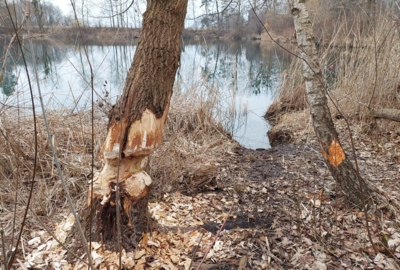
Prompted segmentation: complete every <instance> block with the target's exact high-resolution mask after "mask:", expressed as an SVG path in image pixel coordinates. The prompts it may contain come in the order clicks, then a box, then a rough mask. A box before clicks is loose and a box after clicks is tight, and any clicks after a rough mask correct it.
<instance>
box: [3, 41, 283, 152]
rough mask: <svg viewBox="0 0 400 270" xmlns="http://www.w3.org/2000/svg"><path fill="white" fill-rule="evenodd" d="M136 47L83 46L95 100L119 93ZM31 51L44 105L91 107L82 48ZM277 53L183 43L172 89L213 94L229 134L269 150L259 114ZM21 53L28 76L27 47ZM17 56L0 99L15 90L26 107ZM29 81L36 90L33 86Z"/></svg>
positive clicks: (277, 67)
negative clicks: (24, 58) (85, 47)
mask: <svg viewBox="0 0 400 270" xmlns="http://www.w3.org/2000/svg"><path fill="white" fill-rule="evenodd" d="M135 49H136V45H135V44H132V45H131V46H94V45H93V46H88V48H87V54H88V56H89V59H90V62H91V66H92V68H93V72H94V74H93V75H94V76H93V79H94V90H95V93H96V99H97V100H102V99H103V98H105V96H106V95H107V99H108V100H109V101H111V102H114V101H115V100H116V98H117V96H118V95H120V93H121V91H122V89H123V87H124V83H125V77H126V74H127V71H128V70H129V68H130V65H131V61H132V59H133V55H134V52H135ZM33 52H34V59H35V60H34V61H36V65H37V68H38V71H39V82H40V85H41V91H42V93H43V99H44V102H45V104H46V106H47V107H46V108H48V109H60V108H68V109H70V110H71V112H72V111H74V110H79V109H85V108H88V107H89V106H90V102H91V99H90V97H91V95H90V93H91V91H90V80H91V74H90V66H89V64H88V61H87V59H86V52H85V50H84V48H82V47H80V46H78V45H77V46H66V45H62V46H57V45H54V44H48V43H35V44H34V50H33ZM279 52H280V50H278V49H276V48H274V47H271V48H267V49H265V48H262V47H261V46H260V44H258V43H233V42H217V41H214V42H211V43H210V42H203V43H194V42H187V41H184V42H183V49H182V56H181V63H180V68H179V70H178V73H177V80H176V86H175V92H179V91H182V92H184V91H186V90H187V89H191V88H193V89H194V88H195V87H196V91H202V92H204V95H205V96H207V95H210V94H211V93H212V94H214V95H215V94H218V95H217V96H218V97H219V99H218V109H217V112H216V114H217V116H218V117H219V119H220V120H221V121H222V123H223V124H224V126H225V128H226V129H227V130H228V131H229V132H231V133H232V134H233V135H234V138H236V139H237V140H238V141H239V142H240V143H241V144H243V145H244V146H246V147H251V148H268V147H269V143H268V139H267V137H266V132H267V130H268V128H269V126H268V124H267V123H266V122H265V120H264V119H263V117H262V116H263V114H264V113H265V111H266V109H267V107H268V106H269V105H270V104H271V102H272V98H273V95H274V91H275V89H276V88H277V84H278V82H279V75H280V73H281V70H282V69H283V68H284V67H285V65H286V64H287V63H288V61H289V56H287V55H284V54H282V53H279ZM25 54H26V59H27V63H28V69H29V71H30V74H31V75H32V74H34V73H33V72H32V71H33V67H32V60H31V55H30V50H28V49H27V50H26V52H25ZM18 55H19V54H18V50H14V51H13V53H12V57H10V59H14V60H13V61H14V62H13V63H14V64H10V65H9V68H7V69H6V70H7V72H6V73H5V74H6V75H7V76H5V77H4V78H5V79H4V80H3V84H2V86H1V88H2V92H3V93H4V94H5V95H4V96H3V98H2V101H1V102H3V103H7V104H9V105H13V106H15V105H16V99H14V100H13V99H10V98H7V97H6V95H10V93H11V92H12V90H13V89H15V90H16V94H15V95H11V96H14V97H18V106H23V107H24V106H25V107H29V106H30V100H29V98H30V94H29V87H28V78H27V76H26V74H25V72H24V70H23V62H22V59H21V58H18V57H17V56H18ZM10 63H11V62H10ZM17 74H18V76H17ZM31 80H33V79H32V76H31ZM16 83H17V85H16ZM32 85H33V87H34V89H33V90H34V92H35V93H37V89H35V85H36V84H34V83H32ZM35 97H36V99H37V95H35ZM37 104H38V103H37Z"/></svg>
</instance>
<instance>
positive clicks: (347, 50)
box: [265, 11, 400, 143]
mask: <svg viewBox="0 0 400 270" xmlns="http://www.w3.org/2000/svg"><path fill="white" fill-rule="evenodd" d="M375 16H376V18H375V24H376V27H375V29H372V30H373V31H372V30H370V31H369V32H368V35H366V36H365V34H363V35H360V36H356V37H355V36H354V31H353V30H352V37H353V38H352V39H351V43H349V39H345V38H341V37H343V35H344V33H345V31H346V28H345V27H340V28H339V29H338V30H337V32H336V33H334V34H333V39H332V40H331V41H330V42H329V43H328V46H327V47H326V48H324V47H321V48H320V55H321V63H322V67H323V72H324V77H325V81H326V91H327V94H328V96H329V99H330V103H331V104H330V108H331V111H332V113H333V115H334V116H335V117H336V118H338V119H339V118H343V117H346V118H348V119H349V120H350V121H351V123H352V125H355V126H362V127H363V130H364V132H370V134H371V135H374V136H379V134H385V133H387V132H393V131H395V130H397V129H398V123H395V122H390V121H386V120H377V119H375V118H376V117H378V116H379V115H378V112H382V111H381V110H382V109H394V110H399V109H400V91H399V83H400V82H399V79H398V70H399V63H400V61H399V60H400V59H399V54H398V51H399V50H400V39H399V35H398V33H397V30H396V27H395V25H396V23H395V22H393V21H392V20H388V17H390V16H395V15H394V14H392V13H390V12H389V13H387V14H385V13H384V12H383V11H377V14H376V15H375ZM337 44H341V45H340V46H337ZM333 104H336V106H337V107H338V108H339V109H340V112H339V111H338V110H337V109H336V106H334V105H333ZM305 108H307V98H306V94H305V84H304V81H303V80H302V75H301V61H300V60H299V59H294V60H293V62H292V63H291V65H290V67H289V68H288V69H287V70H286V71H285V72H284V75H283V82H282V85H281V88H280V91H279V96H278V98H277V100H276V101H275V102H274V103H273V104H272V105H271V106H270V108H269V109H268V111H267V113H266V115H265V117H266V118H267V119H268V120H270V121H272V122H273V123H276V126H275V127H274V128H273V129H272V130H271V131H270V133H271V134H274V133H279V132H280V131H279V129H280V126H285V127H288V128H289V129H290V125H291V124H290V123H289V122H288V123H287V124H285V123H284V122H285V121H286V120H285V119H289V118H288V117H285V118H283V115H284V114H285V113H289V112H290V113H294V114H296V112H302V111H304V109H305ZM395 112H396V111H395ZM397 114H398V111H397ZM381 115H382V114H381ZM293 117H294V116H293ZM293 117H291V118H293ZM393 118H394V119H396V118H395V116H394V117H393ZM277 143H279V142H277Z"/></svg>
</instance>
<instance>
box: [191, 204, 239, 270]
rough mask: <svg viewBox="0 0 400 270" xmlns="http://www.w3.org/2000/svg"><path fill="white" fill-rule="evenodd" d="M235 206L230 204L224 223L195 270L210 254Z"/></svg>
mask: <svg viewBox="0 0 400 270" xmlns="http://www.w3.org/2000/svg"><path fill="white" fill-rule="evenodd" d="M234 206H235V203H232V206H231V208H230V209H229V212H228V215H227V216H226V219H225V221H224V223H222V225H221V228H219V230H218V232H217V234H216V235H215V237H214V240H213V241H212V243H211V244H210V246H209V247H208V249H207V251H206V253H205V254H204V256H203V259H202V260H201V262H200V264H199V265H198V266H197V268H196V269H197V270H200V267H201V265H202V264H203V262H204V261H205V260H206V258H207V255H208V253H209V252H210V250H211V248H212V247H213V246H214V244H215V241H217V238H218V237H219V235H220V234H221V232H222V230H223V229H224V227H225V224H226V221H227V220H228V218H229V216H230V215H231V212H232V210H233V207H234Z"/></svg>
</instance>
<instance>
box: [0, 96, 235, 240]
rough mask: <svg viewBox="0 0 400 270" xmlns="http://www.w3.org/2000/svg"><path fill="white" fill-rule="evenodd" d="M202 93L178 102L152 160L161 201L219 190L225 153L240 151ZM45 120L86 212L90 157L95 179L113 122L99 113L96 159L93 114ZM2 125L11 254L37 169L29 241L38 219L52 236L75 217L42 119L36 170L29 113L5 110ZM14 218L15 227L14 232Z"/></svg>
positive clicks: (0, 160) (1, 165)
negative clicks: (167, 195) (172, 193)
mask: <svg viewBox="0 0 400 270" xmlns="http://www.w3.org/2000/svg"><path fill="white" fill-rule="evenodd" d="M200 92H201V91H198V89H193V90H192V91H190V92H186V93H184V94H179V95H175V96H174V98H173V101H172V104H171V108H170V112H169V116H168V120H167V123H166V126H165V129H164V143H163V144H162V145H161V146H160V148H159V149H158V150H157V151H156V153H155V154H154V155H152V157H151V167H150V168H151V169H150V174H151V175H152V177H153V179H154V183H155V191H154V192H153V194H154V195H155V196H158V195H161V194H162V193H164V192H165V191H168V190H171V189H174V190H176V189H181V190H182V191H186V192H192V191H195V190H198V189H199V188H200V187H205V186H208V185H210V186H215V185H216V174H217V170H218V169H217V166H216V165H217V163H218V162H219V161H221V160H223V159H224V156H225V154H226V151H231V150H232V149H233V148H234V147H236V146H237V145H238V144H237V143H236V142H234V141H232V140H230V135H229V134H228V133H226V132H225V131H224V130H223V128H222V126H221V124H219V123H218V121H217V120H216V113H217V112H218V110H217V108H216V107H215V106H216V104H217V103H216V102H215V99H214V98H216V97H215V96H214V97H213V98H212V97H211V95H208V98H205V96H204V95H201V94H199V93H200ZM47 117H48V121H49V124H50V129H51V133H52V134H53V136H54V142H55V146H56V149H57V154H58V156H59V159H60V162H61V166H62V171H63V174H64V177H65V179H66V180H67V184H68V189H69V192H70V193H71V196H72V198H73V201H74V202H76V207H77V209H78V210H79V211H81V210H82V209H83V208H84V207H85V201H86V196H87V186H88V182H89V180H90V179H91V164H92V155H94V166H95V172H96V171H99V170H100V169H101V167H102V161H101V160H100V159H99V152H100V148H101V145H102V143H103V141H104V139H105V136H106V126H107V117H106V116H105V114H104V113H103V112H100V111H96V114H95V119H94V134H95V136H94V145H93V148H94V153H92V130H91V113H90V111H81V112H78V113H74V114H71V113H70V110H64V111H48V112H47ZM0 120H1V125H0V131H1V133H0V135H1V136H2V139H1V140H0V149H1V152H0V175H1V180H0V181H1V188H0V199H1V200H0V201H1V203H0V207H1V211H2V216H1V217H0V228H4V229H5V234H6V236H7V239H6V243H7V247H8V246H9V245H11V242H12V239H13V240H14V241H15V239H16V235H17V233H18V228H19V226H20V224H21V221H22V216H23V213H24V210H25V206H26V201H27V198H28V194H29V188H30V183H31V179H32V175H33V171H34V169H35V170H36V183H35V185H34V193H33V194H34V198H33V201H32V203H31V212H30V213H29V215H28V224H27V227H26V233H28V234H29V232H30V231H32V230H37V229H39V228H41V229H43V226H42V225H40V223H39V220H38V219H40V221H41V222H44V223H45V224H46V226H47V229H49V230H50V231H52V230H53V224H54V223H57V222H58V221H59V220H60V219H61V218H62V217H63V215H65V214H67V213H68V211H69V210H68V205H67V199H66V196H65V192H64V191H63V188H62V185H61V181H60V178H59V175H58V173H57V169H56V167H55V164H54V162H53V156H52V152H51V149H50V146H49V143H48V140H47V135H46V132H45V126H44V122H43V118H42V117H41V116H38V119H37V127H38V130H37V135H38V142H37V148H38V152H37V153H38V163H37V165H36V168H34V152H35V143H34V142H35V139H34V128H33V117H32V114H31V112H29V111H20V113H19V114H18V111H17V110H16V109H5V108H2V113H1V116H0ZM16 194H17V195H16ZM15 209H16V210H15ZM14 216H15V224H16V226H14V229H13V220H14ZM13 231H14V235H13ZM27 238H28V239H29V236H27Z"/></svg>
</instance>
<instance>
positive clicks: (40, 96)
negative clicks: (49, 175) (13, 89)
mask: <svg viewBox="0 0 400 270" xmlns="http://www.w3.org/2000/svg"><path fill="white" fill-rule="evenodd" d="M27 28H28V33H29V31H30V28H29V24H27ZM29 45H30V50H31V57H32V65H33V71H34V74H35V77H36V83H37V88H38V89H37V90H38V93H39V100H40V106H41V109H42V115H43V121H44V124H45V127H46V133H47V139H48V141H49V143H50V148H51V150H52V154H53V158H54V163H55V164H56V167H57V171H58V175H59V176H60V180H61V184H62V186H63V188H64V191H65V195H66V197H67V200H68V205H69V207H70V210H71V212H72V214H73V215H74V218H75V224H76V227H77V229H78V233H79V235H80V237H81V241H82V244H83V246H84V249H85V252H86V255H87V256H88V261H89V269H93V264H92V256H91V253H90V249H89V247H88V243H87V240H86V237H85V234H84V232H83V229H82V226H81V223H80V222H79V217H78V215H77V212H76V210H75V207H74V203H73V201H72V198H71V196H70V194H69V190H68V187H67V183H66V181H65V178H64V174H63V172H62V170H61V165H60V162H59V160H58V155H57V152H56V149H55V146H54V143H53V135H51V132H50V127H49V123H48V121H47V116H46V110H45V106H44V102H43V96H42V92H41V87H40V83H39V74H38V72H37V67H36V59H35V54H34V50H33V43H32V39H30V40H29Z"/></svg>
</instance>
